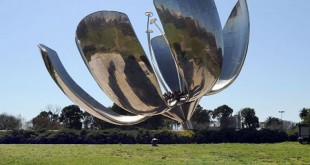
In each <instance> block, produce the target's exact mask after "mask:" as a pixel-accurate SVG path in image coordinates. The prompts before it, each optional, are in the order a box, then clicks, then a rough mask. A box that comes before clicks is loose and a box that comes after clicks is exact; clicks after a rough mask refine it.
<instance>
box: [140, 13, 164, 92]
mask: <svg viewBox="0 0 310 165" xmlns="http://www.w3.org/2000/svg"><path fill="white" fill-rule="evenodd" d="M145 15H146V16H147V29H146V33H147V41H148V47H149V53H150V57H151V61H152V66H153V69H154V72H155V75H156V77H157V78H158V80H159V82H160V84H161V85H162V87H163V88H164V90H165V92H166V93H169V90H168V87H167V86H166V85H165V83H164V82H163V80H162V79H161V77H160V75H159V73H158V69H157V67H156V66H155V62H154V61H155V60H154V58H153V54H152V48H151V33H152V32H153V31H152V30H151V29H149V27H150V17H152V16H153V13H152V12H150V11H147V12H145Z"/></svg>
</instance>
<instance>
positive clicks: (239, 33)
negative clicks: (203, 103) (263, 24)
mask: <svg viewBox="0 0 310 165" xmlns="http://www.w3.org/2000/svg"><path fill="white" fill-rule="evenodd" d="M223 35H224V50H225V52H224V59H223V67H222V72H221V75H220V78H219V80H218V81H217V83H216V85H215V86H214V87H213V88H212V91H210V92H209V93H208V95H210V94H215V93H217V92H220V91H222V90H223V89H225V88H226V87H228V86H229V85H230V84H231V83H232V82H233V81H234V80H235V79H236V78H237V76H238V75H239V73H240V71H241V68H242V66H243V63H244V60H245V58H246V54H247V50H248V44H249V38H250V18H249V12H248V6H247V3H246V0H239V1H238V2H237V4H236V5H235V7H234V9H233V10H232V12H231V14H230V16H229V19H228V20H227V22H226V25H225V27H224V30H223Z"/></svg>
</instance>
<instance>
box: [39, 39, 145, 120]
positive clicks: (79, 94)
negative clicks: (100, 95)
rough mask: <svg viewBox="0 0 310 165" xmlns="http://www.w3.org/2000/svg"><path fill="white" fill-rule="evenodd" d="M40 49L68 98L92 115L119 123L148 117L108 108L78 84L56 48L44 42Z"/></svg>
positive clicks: (55, 79) (47, 65) (46, 63)
mask: <svg viewBox="0 0 310 165" xmlns="http://www.w3.org/2000/svg"><path fill="white" fill-rule="evenodd" d="M39 49H40V52H41V55H42V57H43V60H44V62H45V65H46V68H47V70H48V71H49V73H50V75H51V77H52V78H53V80H54V81H55V82H56V84H57V85H58V86H59V88H60V89H61V90H62V91H63V92H64V93H65V94H66V95H67V96H68V98H70V99H71V100H72V101H73V102H74V103H76V104H77V105H79V106H80V107H81V108H82V109H84V110H85V111H87V112H88V113H90V114H91V115H93V116H95V117H97V118H99V119H101V120H104V121H107V122H110V123H113V124H117V125H132V124H137V123H140V122H142V121H144V120H146V119H147V118H148V117H146V116H141V115H136V116H123V115H118V114H116V113H115V112H113V111H111V110H110V109H108V108H106V107H105V106H103V105H102V104H100V103H99V102H98V101H97V100H95V99H94V98H93V97H91V96H90V95H89V94H87V93H86V92H85V91H84V90H83V89H82V88H81V87H80V86H79V85H78V84H76V82H75V81H74V80H73V79H72V78H71V77H70V75H69V74H68V73H67V71H66V70H65V68H64V67H63V65H62V63H61V62H60V59H59V57H58V55H57V53H56V52H55V51H54V50H52V49H50V48H48V47H46V46H45V45H42V44H40V45H39Z"/></svg>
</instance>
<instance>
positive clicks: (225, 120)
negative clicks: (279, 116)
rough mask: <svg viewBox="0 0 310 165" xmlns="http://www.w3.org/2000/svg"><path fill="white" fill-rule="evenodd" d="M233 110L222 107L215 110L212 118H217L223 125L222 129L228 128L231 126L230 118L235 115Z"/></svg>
mask: <svg viewBox="0 0 310 165" xmlns="http://www.w3.org/2000/svg"><path fill="white" fill-rule="evenodd" d="M233 111H234V110H233V109H231V108H230V107H229V106H227V105H222V106H219V107H217V108H216V109H214V111H213V112H212V118H217V120H218V121H219V122H220V124H221V128H228V127H229V125H231V120H230V117H231V115H232V113H233Z"/></svg>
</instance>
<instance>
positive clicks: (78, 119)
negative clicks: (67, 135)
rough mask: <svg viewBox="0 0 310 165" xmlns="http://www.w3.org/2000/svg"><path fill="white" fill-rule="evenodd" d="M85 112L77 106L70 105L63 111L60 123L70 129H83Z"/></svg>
mask: <svg viewBox="0 0 310 165" xmlns="http://www.w3.org/2000/svg"><path fill="white" fill-rule="evenodd" d="M82 119H83V111H81V109H80V108H79V107H78V106H77V105H69V106H66V107H64V108H63V109H62V110H61V114H60V117H59V121H60V122H62V126H64V127H65V128H70V129H78V130H81V129H82Z"/></svg>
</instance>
